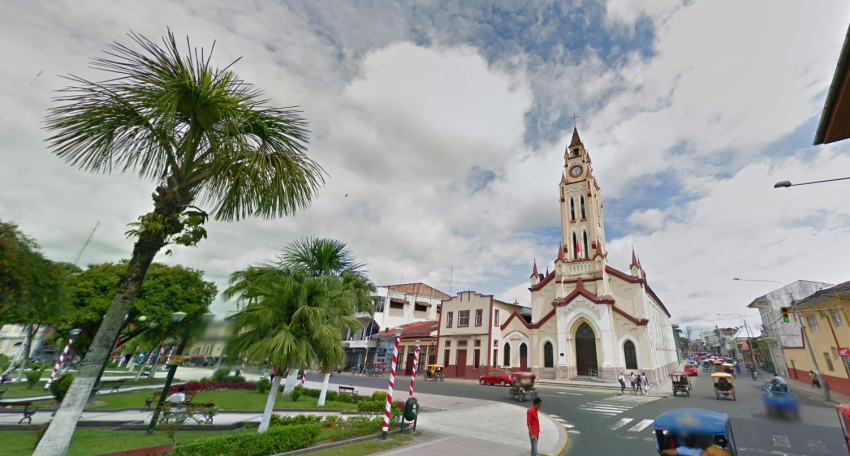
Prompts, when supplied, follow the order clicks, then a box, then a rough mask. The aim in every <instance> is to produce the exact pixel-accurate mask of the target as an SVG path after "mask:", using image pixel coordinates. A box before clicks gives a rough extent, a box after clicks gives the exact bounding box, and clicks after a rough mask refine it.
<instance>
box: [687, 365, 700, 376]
mask: <svg viewBox="0 0 850 456" xmlns="http://www.w3.org/2000/svg"><path fill="white" fill-rule="evenodd" d="M685 373H686V374H688V376H691V375H694V376H697V377H699V371H698V370H697V365H696V364H688V365H686V366H685Z"/></svg>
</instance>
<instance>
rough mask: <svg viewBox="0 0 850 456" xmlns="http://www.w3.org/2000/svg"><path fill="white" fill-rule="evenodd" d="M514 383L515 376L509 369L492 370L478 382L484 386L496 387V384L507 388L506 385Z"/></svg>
mask: <svg viewBox="0 0 850 456" xmlns="http://www.w3.org/2000/svg"><path fill="white" fill-rule="evenodd" d="M513 381H514V376H513V374H511V371H509V370H507V369H496V370H492V371H490V372H487V373H486V374H484V375H482V376H481V378H480V379H479V380H478V383H480V384H482V385H487V384H490V385H496V384H498V385H499V386H505V385H510V384H511V382H513Z"/></svg>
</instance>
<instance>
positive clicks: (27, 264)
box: [0, 220, 78, 324]
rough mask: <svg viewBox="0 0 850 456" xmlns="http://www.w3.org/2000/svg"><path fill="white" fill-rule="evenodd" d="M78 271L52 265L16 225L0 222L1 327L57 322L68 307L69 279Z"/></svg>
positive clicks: (68, 266) (36, 245) (64, 264)
mask: <svg viewBox="0 0 850 456" xmlns="http://www.w3.org/2000/svg"><path fill="white" fill-rule="evenodd" d="M75 270H78V269H76V268H75V267H74V266H73V265H70V264H67V263H54V262H53V261H50V260H49V259H47V258H46V257H45V256H44V254H43V253H42V252H41V249H40V248H39V246H38V244H37V243H36V242H35V240H33V239H32V238H31V237H29V236H27V235H26V234H24V233H23V232H22V231H21V230H20V228H18V226H17V225H16V224H14V223H10V222H4V221H2V220H0V324H4V323H50V322H52V321H54V319H55V318H57V316H60V315H62V313H63V312H64V306H65V304H66V303H67V299H66V290H65V287H64V283H65V277H66V276H67V275H68V274H72V273H73V272H74V271H75Z"/></svg>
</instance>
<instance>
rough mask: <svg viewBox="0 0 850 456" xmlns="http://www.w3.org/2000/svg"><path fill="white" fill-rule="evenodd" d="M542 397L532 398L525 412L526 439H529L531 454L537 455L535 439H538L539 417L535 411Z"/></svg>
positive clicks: (541, 401)
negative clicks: (532, 400)
mask: <svg viewBox="0 0 850 456" xmlns="http://www.w3.org/2000/svg"><path fill="white" fill-rule="evenodd" d="M542 403H543V399H540V398H539V397H536V398H534V402H533V403H532V405H531V407H529V408H528V410H527V411H526V412H525V418H526V420H525V421H526V424H527V425H528V439H529V440H530V441H531V456H537V441H538V440H539V439H540V418H539V416H538V415H537V411H538V410H540V404H542Z"/></svg>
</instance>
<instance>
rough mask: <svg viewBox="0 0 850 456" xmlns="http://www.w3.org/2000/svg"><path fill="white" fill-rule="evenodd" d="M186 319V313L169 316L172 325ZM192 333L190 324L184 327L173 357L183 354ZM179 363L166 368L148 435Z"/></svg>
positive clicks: (205, 317) (207, 318)
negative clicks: (163, 383)
mask: <svg viewBox="0 0 850 456" xmlns="http://www.w3.org/2000/svg"><path fill="white" fill-rule="evenodd" d="M211 317H215V315H213V314H209V313H208V314H204V317H203V318H204V320H205V321H206V320H209V319H210V318H211ZM184 318H186V312H174V313H173V314H172V315H171V321H173V322H174V323H180V322H181V321H183V319H184ZM191 331H192V323H191V322H190V323H188V324H187V325H186V329H184V330H183V339H182V340H181V341H180V345H178V346H177V351H176V353H175V356H180V355H182V354H183V350H185V349H186V343H187V342H188V341H189V333H190V332H191ZM178 364H179V363H177V362H172V363H171V365H169V366H168V376H167V377H166V378H165V385H163V386H162V394H160V395H159V402H157V404H156V409H154V411H153V416H152V417H151V422H150V424H149V425H148V432H147V433H148V435H150V434H153V430H154V428H155V427H156V423H157V421H159V415H160V413H162V406H163V405H165V399H166V398H168V391H169V390H170V389H171V382H172V381H174V374H175V373H176V372H177V365H178Z"/></svg>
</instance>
